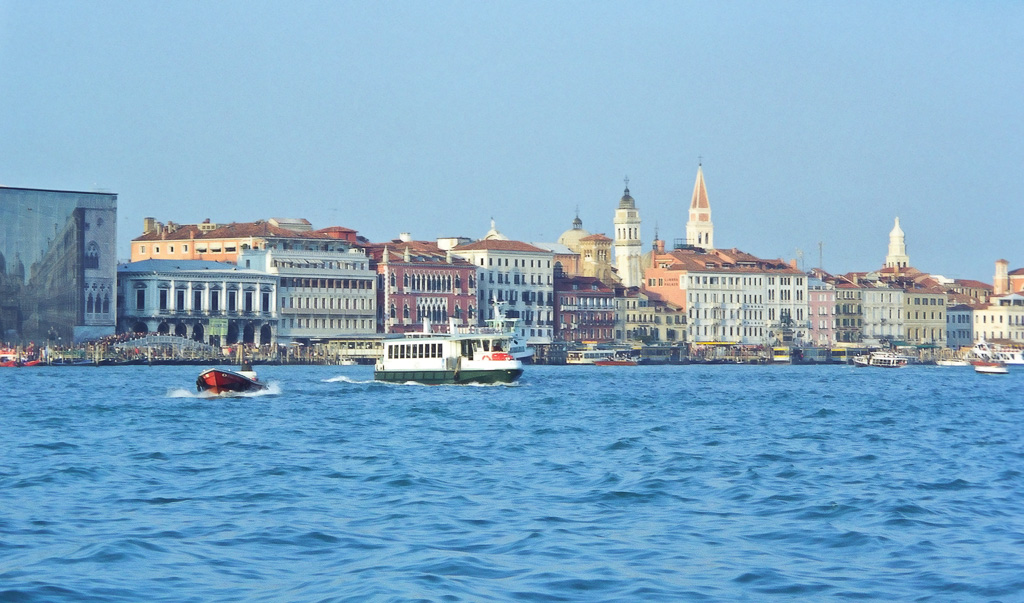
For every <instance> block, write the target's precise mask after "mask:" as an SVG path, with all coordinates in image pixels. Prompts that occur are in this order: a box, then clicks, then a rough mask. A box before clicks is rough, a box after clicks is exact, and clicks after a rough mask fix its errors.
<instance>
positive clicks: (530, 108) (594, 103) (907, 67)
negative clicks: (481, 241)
mask: <svg viewBox="0 0 1024 603" xmlns="http://www.w3.org/2000/svg"><path fill="white" fill-rule="evenodd" d="M698 157H703V166H704V174H705V177H706V181H707V187H708V194H709V197H710V200H711V206H712V212H713V216H712V217H713V219H714V223H715V242H716V244H718V246H720V247H739V248H740V249H743V250H745V251H748V252H751V253H754V254H756V255H760V256H764V257H785V258H792V257H795V255H796V250H797V249H802V250H804V263H805V266H806V267H808V268H809V267H812V266H816V265H817V264H818V242H819V241H823V242H824V267H825V269H827V270H829V271H832V272H846V271H850V270H871V269H875V268H878V267H880V266H881V264H882V262H883V260H884V257H885V253H886V246H887V244H888V233H889V230H890V229H891V228H892V224H893V218H894V217H895V216H897V215H898V216H899V217H900V219H901V222H902V226H903V229H904V231H906V233H907V243H908V251H909V255H910V259H911V263H912V264H913V265H914V266H916V267H918V268H920V269H921V270H925V271H929V272H934V273H939V274H945V275H947V276H951V277H958V278H972V279H978V280H983V281H986V282H991V279H992V274H993V270H994V262H995V260H997V259H999V258H1006V259H1008V260H1010V264H1011V268H1017V267H1021V266H1024V243H1022V241H1024V237H1022V236H1021V224H1022V217H1024V3H1022V2H1019V1H1016V0H1014V1H998V0H995V1H988V2H933V1H929V2H889V1H886V2H845V3H841V2H797V3H785V2H783V3H777V2H757V3H747V2H681V1H671V2H601V1H597V2H594V1H586V2H521V1H516V2H476V1H472V2H339V1H329V2H283V1H282V2H252V1H244V2H241V1H218V2H206V1H202V2H181V1H178V2H175V1H172V2H152V1H131V2H119V1H118V2H114V1H92V2H73V1H63V2H48V1H42V2H40V1H36V0H31V1H30V0H25V1H14V2H11V1H8V0H0V184H4V185H8V186H22V187H37V188H56V189H73V190H97V189H102V190H109V191H113V192H117V193H119V195H120V197H119V214H120V217H119V224H118V229H119V239H120V242H119V250H120V255H121V256H122V257H126V256H127V250H128V245H127V243H128V241H129V240H130V239H131V238H133V237H135V236H138V235H139V234H141V228H142V219H143V217H145V216H154V217H156V218H157V219H158V220H161V221H165V222H166V221H168V220H172V221H175V222H179V223H192V222H197V221H201V220H202V219H203V218H211V219H212V220H213V221H215V222H224V221H251V220H256V219H259V218H269V217H277V216H280V217H305V218H308V219H309V220H310V221H311V222H313V224H314V225H315V226H316V227H324V226H330V225H341V226H346V227H349V228H353V229H356V230H358V231H359V232H360V233H361V234H363V235H364V236H366V237H368V238H369V239H371V240H374V241H382V240H386V239H391V238H394V237H397V236H398V234H399V233H400V232H402V231H409V232H411V233H412V234H413V236H414V237H416V238H420V239H432V238H435V237H438V236H455V235H461V236H470V237H474V238H478V237H481V236H483V234H484V233H485V232H486V231H487V229H488V228H489V220H490V219H491V217H493V218H494V219H495V220H496V221H497V224H498V227H499V229H500V230H502V231H503V232H504V233H505V234H506V235H508V236H509V237H510V238H513V239H519V240H525V241H554V240H555V239H556V238H557V237H558V235H559V234H560V233H561V232H562V231H563V230H565V229H567V228H569V227H570V225H571V222H572V219H573V217H574V216H575V212H576V208H577V207H579V214H580V217H581V218H582V220H583V223H584V228H586V229H587V230H589V231H591V232H605V233H611V232H612V218H613V215H614V209H615V207H616V205H617V203H618V199H619V197H620V196H621V194H622V188H623V177H624V176H626V175H628V176H629V178H630V189H631V191H632V193H633V196H634V197H635V199H636V202H637V207H638V208H639V209H640V212H641V216H642V218H643V238H644V246H645V247H648V246H649V245H650V243H651V240H652V238H653V234H654V226H655V223H657V225H658V228H659V232H660V234H661V237H662V238H663V239H666V240H668V241H669V242H670V243H671V241H672V239H674V238H677V237H683V236H684V235H685V230H684V227H685V223H686V208H687V205H688V203H689V198H690V194H691V191H692V189H693V182H694V177H695V174H696V169H697V161H698Z"/></svg>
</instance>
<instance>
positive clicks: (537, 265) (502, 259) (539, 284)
mask: <svg viewBox="0 0 1024 603" xmlns="http://www.w3.org/2000/svg"><path fill="white" fill-rule="evenodd" d="M491 230H492V231H493V233H491V232H489V233H488V235H492V234H497V235H500V233H498V232H497V231H496V230H495V229H494V228H493V226H492V229H491ZM501 237H504V235H501ZM452 254H453V255H454V256H456V257H460V258H463V259H465V260H467V261H468V262H469V263H470V264H472V265H473V266H475V267H476V271H477V308H479V310H480V311H479V313H478V316H479V318H478V322H480V323H481V324H483V321H485V320H487V319H491V318H494V304H495V302H497V303H499V304H504V306H505V307H506V308H507V310H506V314H507V315H508V316H509V317H512V318H519V324H518V329H519V334H520V335H521V336H522V337H523V338H524V339H526V340H527V343H529V344H531V345H543V344H548V343H551V340H552V337H553V336H554V319H555V317H554V283H553V274H554V267H553V264H554V253H552V252H551V251H548V250H546V249H541V248H540V247H536V246H534V245H530V244H529V243H524V242H522V241H511V240H508V239H507V238H499V237H498V236H494V237H492V238H490V239H484V240H480V241H476V242H473V243H466V244H463V245H459V246H458V247H455V248H454V249H452Z"/></svg>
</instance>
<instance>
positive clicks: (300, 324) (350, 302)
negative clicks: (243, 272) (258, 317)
mask: <svg viewBox="0 0 1024 603" xmlns="http://www.w3.org/2000/svg"><path fill="white" fill-rule="evenodd" d="M310 236H311V235H306V237H296V238H276V237H270V238H268V239H267V241H266V245H265V248H264V249H246V250H243V251H242V252H241V254H240V255H239V258H238V264H239V266H244V267H246V268H253V269H256V270H260V271H263V272H266V273H269V274H272V275H275V276H277V277H279V278H280V284H279V288H278V300H279V302H278V312H279V316H280V321H279V323H278V329H277V336H278V340H279V341H280V342H281V343H291V342H296V341H297V342H301V343H309V342H310V341H311V340H317V339H329V338H338V337H352V336H361V335H366V336H369V335H372V334H374V333H376V331H377V323H376V316H377V290H376V282H377V276H376V272H375V271H371V270H370V260H369V258H368V257H367V256H366V254H365V253H364V252H363V250H362V249H360V248H357V247H353V246H352V245H351V243H349V242H348V241H345V240H339V239H332V238H307V237H310Z"/></svg>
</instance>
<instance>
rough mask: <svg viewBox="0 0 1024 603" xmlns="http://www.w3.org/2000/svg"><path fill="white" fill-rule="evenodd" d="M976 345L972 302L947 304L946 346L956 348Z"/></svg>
mask: <svg viewBox="0 0 1024 603" xmlns="http://www.w3.org/2000/svg"><path fill="white" fill-rule="evenodd" d="M972 345H974V308H973V307H972V306H971V305H970V304H956V305H948V302H947V306H946V347H949V348H952V349H954V350H957V349H960V348H962V347H970V346H972Z"/></svg>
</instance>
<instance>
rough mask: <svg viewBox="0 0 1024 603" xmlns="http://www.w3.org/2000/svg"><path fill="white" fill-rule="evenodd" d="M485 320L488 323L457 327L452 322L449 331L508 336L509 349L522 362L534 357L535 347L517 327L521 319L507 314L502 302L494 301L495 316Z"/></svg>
mask: <svg viewBox="0 0 1024 603" xmlns="http://www.w3.org/2000/svg"><path fill="white" fill-rule="evenodd" d="M485 322H486V325H485V326H482V327H478V326H470V327H455V326H454V325H455V323H454V322H452V323H451V326H450V327H449V332H450V333H457V334H460V335H469V334H481V335H501V336H503V337H507V338H508V340H509V341H508V350H507V351H508V353H509V354H511V355H512V357H513V358H515V359H516V360H520V361H522V362H529V360H530V358H533V353H534V349H533V348H532V347H530V346H528V345H527V344H526V340H525V339H523V337H522V335H520V334H519V331H518V329H517V324H518V323H519V319H518V318H511V317H509V316H506V315H505V310H504V307H503V305H502V304H500V303H499V302H494V318H491V319H489V320H486V321H485Z"/></svg>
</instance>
